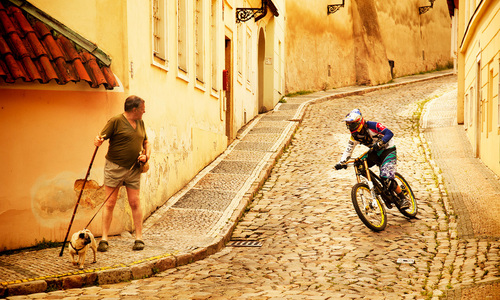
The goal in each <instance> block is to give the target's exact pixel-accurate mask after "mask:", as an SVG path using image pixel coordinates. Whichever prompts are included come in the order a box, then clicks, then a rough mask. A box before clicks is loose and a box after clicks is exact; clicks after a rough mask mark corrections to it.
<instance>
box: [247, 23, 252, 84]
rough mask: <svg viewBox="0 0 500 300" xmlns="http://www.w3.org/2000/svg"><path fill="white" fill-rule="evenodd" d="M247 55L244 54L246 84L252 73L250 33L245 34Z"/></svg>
mask: <svg viewBox="0 0 500 300" xmlns="http://www.w3.org/2000/svg"><path fill="white" fill-rule="evenodd" d="M246 46H247V53H246V69H247V70H246V78H247V82H250V74H251V71H252V35H251V32H247V44H246Z"/></svg>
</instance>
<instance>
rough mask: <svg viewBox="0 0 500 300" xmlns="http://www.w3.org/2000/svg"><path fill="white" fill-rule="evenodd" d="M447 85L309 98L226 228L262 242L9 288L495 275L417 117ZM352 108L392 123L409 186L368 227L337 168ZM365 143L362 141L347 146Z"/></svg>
mask: <svg viewBox="0 0 500 300" xmlns="http://www.w3.org/2000/svg"><path fill="white" fill-rule="evenodd" d="M455 89H456V77H455V76H448V77H443V78H439V79H434V80H430V81H424V82H420V83H413V84H409V85H405V86H401V87H395V88H390V89H383V90H379V91H375V92H370V93H367V94H364V95H358V96H349V97H345V98H339V99H334V100H330V101H324V102H320V103H316V104H313V105H311V106H309V108H308V110H307V112H306V115H305V117H304V120H303V121H302V123H301V125H300V126H299V129H298V130H297V132H296V133H295V135H294V137H293V139H292V143H291V145H290V146H289V147H288V149H286V150H285V152H284V153H283V155H282V157H281V158H280V159H279V160H278V162H277V164H276V165H275V167H274V168H273V170H272V172H271V174H270V177H269V178H268V180H267V181H266V183H265V184H264V186H263V188H262V189H261V190H260V192H259V193H258V194H257V195H256V196H255V198H254V200H253V202H252V203H251V205H250V206H249V207H248V209H247V212H246V213H245V215H244V217H243V218H242V219H241V221H240V222H239V224H238V226H237V227H236V229H235V231H234V233H233V237H232V240H247V241H259V242H261V243H262V246H261V247H230V246H229V247H226V248H224V249H223V250H222V251H220V252H218V253H216V254H214V255H211V256H209V257H208V258H206V259H203V260H200V261H197V262H194V263H191V264H188V265H184V266H180V267H178V268H174V269H169V270H167V271H164V272H161V273H158V274H156V275H155V276H153V277H151V278H147V279H141V280H134V281H130V282H124V283H118V284H113V285H102V286H97V287H88V288H82V289H70V290H62V291H54V292H50V293H39V294H32V295H28V296H18V297H10V298H9V299H91V298H92V299H118V298H120V299H139V298H140V299H339V298H346V299H361V298H363V299H433V298H434V299H437V298H438V297H444V298H449V299H455V298H457V299H459V298H458V297H459V294H460V295H461V296H462V297H465V296H466V295H467V290H465V289H464V287H466V286H468V285H470V284H472V283H476V284H477V283H483V282H489V281H492V280H498V278H499V263H500V258H499V248H500V242H499V241H498V239H492V238H487V237H485V238H474V237H473V236H468V238H467V239H463V238H461V237H460V236H459V233H458V231H457V216H456V214H455V213H449V212H453V208H452V207H451V204H450V199H448V196H447V194H446V188H445V187H444V181H443V178H442V175H443V174H441V173H440V171H439V168H437V166H436V165H435V163H434V162H433V161H432V156H431V153H430V151H429V146H428V145H427V142H426V141H425V140H424V135H423V134H422V133H421V132H420V131H419V125H418V123H419V120H420V117H421V113H422V111H423V107H424V104H425V103H427V102H428V101H429V100H432V99H437V98H438V97H441V96H443V95H446V94H447V93H450V92H453V91H454V90H455ZM288 103H293V98H291V99H289V102H288ZM354 108H359V109H360V110H361V112H362V113H363V115H364V117H365V119H367V120H373V121H378V122H381V123H383V124H384V125H386V126H387V127H388V128H389V129H391V130H392V131H393V132H394V134H395V137H394V138H395V142H396V145H397V154H398V172H399V173H401V174H402V175H403V176H404V177H405V178H406V180H407V181H408V182H409V184H410V185H411V186H412V189H413V192H414V193H415V196H416V199H417V201H418V205H419V207H418V208H419V211H418V215H417V219H413V220H409V219H407V218H405V217H404V216H403V215H401V213H399V211H398V210H397V209H396V208H393V209H391V210H388V225H387V228H386V229H385V230H384V231H382V232H379V233H375V232H372V231H371V230H369V229H368V228H366V227H365V226H364V225H363V223H362V222H361V220H360V219H359V218H358V216H357V215H356V213H355V211H354V208H353V206H352V203H351V187H352V185H353V184H354V183H355V175H354V171H353V169H352V168H348V169H347V170H341V171H335V169H334V165H335V164H336V163H337V162H338V160H339V158H340V155H341V153H342V152H343V151H344V149H345V146H346V144H347V140H348V138H349V135H348V131H347V129H346V128H345V123H344V122H342V121H341V120H342V119H343V117H344V116H345V115H346V114H347V113H348V112H349V111H351V110H352V109H354ZM365 150H366V148H364V147H363V146H358V147H357V148H356V151H355V153H354V155H353V156H356V154H360V153H362V152H364V151H365ZM447 212H448V213H447ZM461 289H462V290H461ZM484 293H485V294H484V295H489V292H488V290H486V291H484ZM469 296H471V295H469ZM471 297H472V296H471ZM495 297H498V295H497V296H494V295H493V296H492V297H491V298H488V299H498V298H495ZM462 299H466V298H462ZM483 299H484V298H483Z"/></svg>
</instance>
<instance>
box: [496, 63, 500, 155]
mask: <svg viewBox="0 0 500 300" xmlns="http://www.w3.org/2000/svg"><path fill="white" fill-rule="evenodd" d="M497 78H498V89H497V96H498V100H497V102H498V111H497V127H498V128H499V129H500V60H499V63H498V73H497ZM499 148H500V147H499Z"/></svg>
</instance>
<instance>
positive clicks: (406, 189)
mask: <svg viewBox="0 0 500 300" xmlns="http://www.w3.org/2000/svg"><path fill="white" fill-rule="evenodd" d="M394 180H396V182H397V183H398V185H399V187H401V190H402V191H403V193H404V195H405V196H406V198H407V199H408V200H409V201H410V207H409V208H407V209H400V208H399V206H398V210H399V211H400V212H401V213H402V214H403V215H404V216H406V217H408V218H410V219H413V218H416V216H417V211H418V207H417V200H416V199H415V195H414V194H413V191H412V190H411V187H410V185H409V184H408V182H407V181H406V180H405V179H404V177H403V175H401V174H399V173H396V175H395V177H394Z"/></svg>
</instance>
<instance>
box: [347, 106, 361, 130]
mask: <svg viewBox="0 0 500 300" xmlns="http://www.w3.org/2000/svg"><path fill="white" fill-rule="evenodd" d="M344 121H345V125H346V126H347V129H349V131H350V132H351V133H354V132H359V131H361V130H362V129H363V127H364V125H365V119H364V118H363V116H362V115H361V111H359V109H357V108H356V109H353V110H352V111H351V112H350V113H348V114H347V115H346V116H345V118H344Z"/></svg>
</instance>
